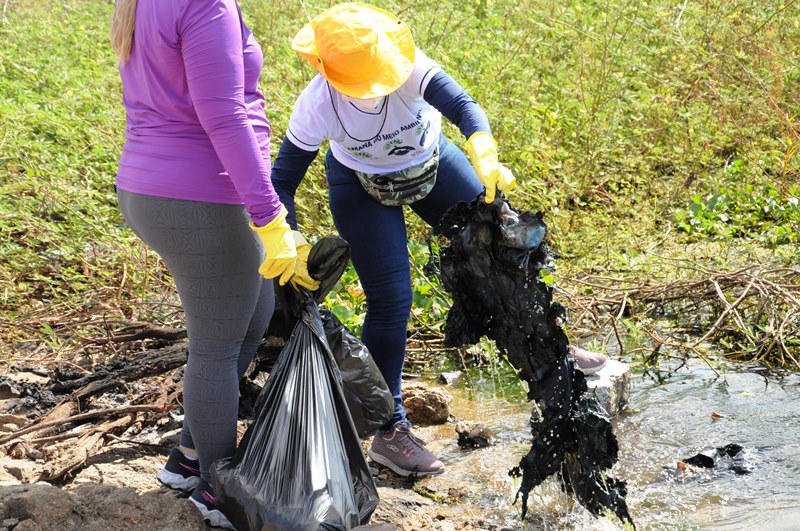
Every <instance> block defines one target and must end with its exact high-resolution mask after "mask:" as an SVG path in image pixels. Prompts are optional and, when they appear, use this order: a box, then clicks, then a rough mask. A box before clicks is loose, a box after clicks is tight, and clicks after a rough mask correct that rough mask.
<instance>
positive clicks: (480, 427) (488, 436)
mask: <svg viewBox="0 0 800 531" xmlns="http://www.w3.org/2000/svg"><path fill="white" fill-rule="evenodd" d="M456 433H458V446H460V447H461V448H485V447H487V446H491V445H493V444H494V434H493V433H492V431H491V430H490V429H489V428H488V426H486V424H484V423H482V422H476V423H471V422H463V421H462V422H459V423H458V424H456Z"/></svg>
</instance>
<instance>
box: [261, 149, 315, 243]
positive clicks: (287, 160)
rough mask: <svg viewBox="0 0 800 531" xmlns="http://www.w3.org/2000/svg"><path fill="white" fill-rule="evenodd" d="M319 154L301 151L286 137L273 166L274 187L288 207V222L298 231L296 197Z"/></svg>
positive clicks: (284, 204)
mask: <svg viewBox="0 0 800 531" xmlns="http://www.w3.org/2000/svg"><path fill="white" fill-rule="evenodd" d="M317 153H319V150H316V151H306V150H305V149H300V148H299V147H297V146H296V145H294V144H293V143H292V141H291V140H289V139H288V138H285V137H284V139H283V142H282V143H281V148H280V149H279V150H278V156H277V157H276V158H275V163H274V164H273V165H272V186H274V187H275V191H276V192H277V193H278V197H279V198H280V200H281V203H283V206H285V207H286V210H287V211H288V214H287V215H286V221H287V222H288V223H289V226H290V227H292V229H294V230H297V210H296V208H295V205H294V196H295V193H296V192H297V187H298V186H300V183H301V182H302V181H303V177H305V175H306V172H307V171H308V167H309V166H311V163H312V162H313V161H314V159H315V158H316V157H317Z"/></svg>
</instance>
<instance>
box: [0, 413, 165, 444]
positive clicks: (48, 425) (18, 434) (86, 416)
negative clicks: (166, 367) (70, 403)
mask: <svg viewBox="0 0 800 531" xmlns="http://www.w3.org/2000/svg"><path fill="white" fill-rule="evenodd" d="M160 409H162V407H161V406H126V407H119V408H110V409H98V410H96V411H89V412H87V413H80V414H78V415H73V416H71V417H67V418H64V419H58V420H51V421H49V422H42V423H41V424H33V425H31V426H27V427H25V428H20V429H18V430H17V431H14V432H11V433H9V434H8V435H4V436H3V437H0V444H4V443H7V442H9V441H13V440H14V439H18V438H19V437H21V436H22V435H25V434H27V433H31V432H34V431H39V430H43V429H45V428H52V427H53V426H61V425H62V424H69V423H72V422H79V421H82V420H89V419H95V418H101V417H105V416H108V415H125V414H127V413H135V412H137V411H157V410H160Z"/></svg>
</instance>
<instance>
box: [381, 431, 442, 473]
mask: <svg viewBox="0 0 800 531" xmlns="http://www.w3.org/2000/svg"><path fill="white" fill-rule="evenodd" d="M367 454H368V455H369V457H370V459H372V460H373V461H375V462H376V463H380V464H382V465H383V466H386V467H389V468H391V469H392V470H394V471H395V472H396V473H398V474H400V475H401V476H410V475H411V474H415V475H417V476H432V475H435V474H441V473H442V472H444V464H443V463H442V462H441V461H439V458H438V457H436V456H435V455H434V454H433V453H432V452H431V451H430V450H428V449H427V448H425V443H424V442H422V439H420V438H419V437H417V436H416V435H414V434H413V433H411V430H410V429H409V427H408V426H406V425H405V424H398V425H397V426H395V428H394V430H392V431H391V432H390V433H387V434H385V435H381V434H380V433H378V434H376V435H375V438H374V439H372V446H370V448H369V451H368V452H367Z"/></svg>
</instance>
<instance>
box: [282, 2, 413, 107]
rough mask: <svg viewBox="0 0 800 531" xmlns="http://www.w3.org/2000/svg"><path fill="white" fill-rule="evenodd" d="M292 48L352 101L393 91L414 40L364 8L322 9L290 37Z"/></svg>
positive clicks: (391, 19)
mask: <svg viewBox="0 0 800 531" xmlns="http://www.w3.org/2000/svg"><path fill="white" fill-rule="evenodd" d="M292 49H293V50H294V51H296V52H297V53H299V54H300V55H301V56H302V57H303V58H304V59H305V60H306V61H308V62H309V63H311V66H313V67H314V68H315V69H316V70H317V71H318V72H319V73H320V74H322V75H323V76H324V77H325V79H327V80H328V82H329V83H330V84H331V85H332V86H333V88H335V89H336V90H338V91H339V92H341V93H342V94H344V95H345V96H350V97H351V98H360V99H367V98H377V97H379V96H385V95H386V94H389V93H391V92H394V91H395V90H397V89H398V88H400V85H402V84H403V83H405V81H406V80H407V79H408V76H410V75H411V69H412V68H413V67H414V52H415V48H414V39H413V38H412V37H411V31H410V30H409V29H408V27H407V26H406V25H405V23H404V22H403V21H402V20H400V19H398V18H397V17H395V16H394V15H392V14H391V13H389V12H387V11H384V10H383V9H379V8H377V7H372V6H368V5H365V4H358V3H344V4H337V5H335V6H333V7H331V8H329V9H327V10H325V11H323V12H322V13H321V14H320V15H318V16H316V17H315V18H314V19H313V20H312V21H311V22H309V23H308V24H306V25H305V26H303V28H302V29H301V30H300V31H299V32H298V33H297V35H295V37H294V39H292Z"/></svg>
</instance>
